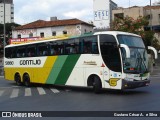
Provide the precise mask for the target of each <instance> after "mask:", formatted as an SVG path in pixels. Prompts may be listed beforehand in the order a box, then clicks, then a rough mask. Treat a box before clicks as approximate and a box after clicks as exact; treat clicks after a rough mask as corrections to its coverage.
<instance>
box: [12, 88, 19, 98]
mask: <svg viewBox="0 0 160 120" xmlns="http://www.w3.org/2000/svg"><path fill="white" fill-rule="evenodd" d="M18 93H19V89H13V91H12V93H11V96H10V98H15V97H18Z"/></svg>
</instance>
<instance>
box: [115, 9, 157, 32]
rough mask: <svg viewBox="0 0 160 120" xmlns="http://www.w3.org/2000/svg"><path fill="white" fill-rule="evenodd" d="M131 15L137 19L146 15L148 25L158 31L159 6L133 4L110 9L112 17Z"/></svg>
mask: <svg viewBox="0 0 160 120" xmlns="http://www.w3.org/2000/svg"><path fill="white" fill-rule="evenodd" d="M127 16H129V17H132V18H133V19H137V18H138V17H139V16H142V17H145V16H146V17H147V18H148V20H149V26H152V30H156V31H159V32H160V6H145V7H139V6H133V7H130V8H118V9H116V10H113V11H112V19H113V20H114V19H115V18H116V17H118V18H124V17H127Z"/></svg>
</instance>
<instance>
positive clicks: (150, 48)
mask: <svg viewBox="0 0 160 120" xmlns="http://www.w3.org/2000/svg"><path fill="white" fill-rule="evenodd" d="M148 49H149V50H152V51H153V52H154V57H155V59H158V52H157V50H156V49H155V48H154V47H151V46H148Z"/></svg>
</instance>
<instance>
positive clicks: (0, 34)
mask: <svg viewBox="0 0 160 120" xmlns="http://www.w3.org/2000/svg"><path fill="white" fill-rule="evenodd" d="M5 25H6V43H7V44H8V43H9V39H10V38H11V37H12V29H13V28H14V27H17V26H20V25H19V24H16V23H6V24H5ZM3 28H4V26H3V24H0V46H3V39H4V31H3Z"/></svg>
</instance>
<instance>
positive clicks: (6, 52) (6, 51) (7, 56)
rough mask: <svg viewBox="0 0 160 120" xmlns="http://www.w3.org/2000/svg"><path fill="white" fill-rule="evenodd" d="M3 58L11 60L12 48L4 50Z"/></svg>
mask: <svg viewBox="0 0 160 120" xmlns="http://www.w3.org/2000/svg"><path fill="white" fill-rule="evenodd" d="M5 57H6V58H12V48H5Z"/></svg>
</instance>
